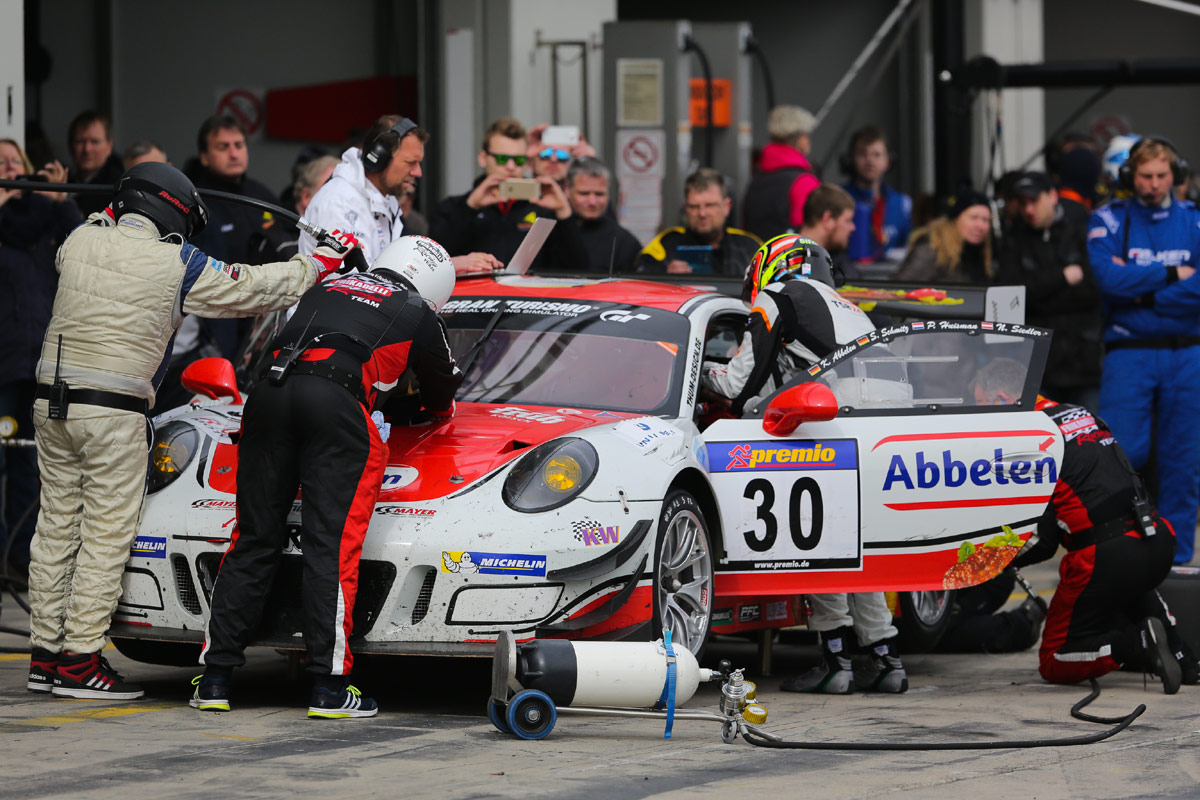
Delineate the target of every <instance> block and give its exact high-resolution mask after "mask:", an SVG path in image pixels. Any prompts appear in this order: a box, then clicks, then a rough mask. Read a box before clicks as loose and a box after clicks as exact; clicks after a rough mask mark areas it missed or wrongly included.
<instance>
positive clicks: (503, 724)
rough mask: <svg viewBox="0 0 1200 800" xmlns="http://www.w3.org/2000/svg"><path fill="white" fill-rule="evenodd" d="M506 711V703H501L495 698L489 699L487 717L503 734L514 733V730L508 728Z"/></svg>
mask: <svg viewBox="0 0 1200 800" xmlns="http://www.w3.org/2000/svg"><path fill="white" fill-rule="evenodd" d="M506 711H507V709H506V708H505V707H504V703H501V702H500V701H499V700H497V699H496V698H494V697H489V698H488V708H487V715H488V719H489V720H490V721H491V723H492V725H494V726H495V727H496V730H498V731H500V732H501V733H512V728H510V727H508V720H506V719H505V718H504V714H505V712H506Z"/></svg>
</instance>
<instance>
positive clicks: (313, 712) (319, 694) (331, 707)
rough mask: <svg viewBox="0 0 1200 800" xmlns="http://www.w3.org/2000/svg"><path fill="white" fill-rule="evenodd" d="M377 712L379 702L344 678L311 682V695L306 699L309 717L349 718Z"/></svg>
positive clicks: (366, 715) (368, 715) (372, 714)
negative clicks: (366, 695) (364, 694)
mask: <svg viewBox="0 0 1200 800" xmlns="http://www.w3.org/2000/svg"><path fill="white" fill-rule="evenodd" d="M378 713H379V704H378V703H376V702H375V701H374V700H372V699H371V698H369V697H363V693H362V692H360V691H359V690H358V688H357V687H355V686H351V685H350V683H349V681H347V680H346V679H345V678H335V677H330V678H323V679H320V680H318V681H317V682H316V683H315V684H313V690H312V696H311V697H310V698H309V701H308V716H309V718H310V719H349V718H352V717H373V716H375V715H376V714H378Z"/></svg>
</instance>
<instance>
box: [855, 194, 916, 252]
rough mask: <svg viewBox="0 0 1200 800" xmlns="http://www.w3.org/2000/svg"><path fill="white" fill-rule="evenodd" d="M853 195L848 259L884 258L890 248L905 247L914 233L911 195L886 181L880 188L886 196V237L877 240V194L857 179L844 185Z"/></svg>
mask: <svg viewBox="0 0 1200 800" xmlns="http://www.w3.org/2000/svg"><path fill="white" fill-rule="evenodd" d="M842 188H843V189H845V190H846V191H847V192H849V193H850V196H851V197H853V198H854V233H852V234H850V246H849V247H848V248H847V250H846V258H847V259H849V260H850V261H883V260H884V259H885V258H887V251H888V250H891V249H893V248H904V247H906V246H907V245H908V237H909V234H911V233H912V198H911V197H909V196H908V195H906V194H902V193H900V192H897V191H896V190H895V189H893V188H892V187H890V186H887V185H886V184H885V185H884V186H883V187H882V188H881V189H880V194H882V195H883V240H882V241H880V240H878V239H876V237H875V232H874V231H873V230H872V229H871V211H872V208H873V207H874V204H875V195H874V194H872V192H871V190H870V189H864V188H862V187H861V186H859V185H858V184H857V183H855V182H854V181H850V182H849V183H847V184H845V185H844V186H843V187H842Z"/></svg>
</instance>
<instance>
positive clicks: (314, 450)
mask: <svg viewBox="0 0 1200 800" xmlns="http://www.w3.org/2000/svg"><path fill="white" fill-rule="evenodd" d="M453 289H454V265H453V264H452V263H451V260H450V256H449V255H448V254H447V253H446V251H445V250H444V249H443V248H442V247H441V245H439V244H437V243H436V242H434V241H433V240H432V239H427V238H425V237H423V236H406V237H403V238H401V239H400V240H399V241H397V242H394V243H393V244H391V245H389V246H388V247H387V249H385V250H384V251H383V253H381V254H380V256H379V258H378V259H376V261H375V264H374V266H373V267H372V268H371V270H370V272H367V273H363V274H355V275H348V276H343V277H341V278H337V279H334V280H331V281H327V282H325V283H322V284H319V285H318V286H316V287H314V288H313V289H311V290H309V291H308V292H307V293H306V294H305V295H304V297H303V298H302V299H301V300H300V304H299V306H297V308H296V313H295V314H294V315H293V316H292V319H291V321H290V322H288V324H287V325H286V326H285V327H284V329H283V330H282V331H281V332H280V333H279V335H278V336H277V337H276V339H275V342H274V344H273V347H274V348H275V357H274V361H273V362H272V363H271V364H269V365H268V366H267V367H266V368H265V370H264V374H263V380H260V381H259V382H258V383H257V384H255V386H254V388H253V389H252V390H251V393H250V398H249V400H248V401H247V403H246V408H245V412H244V415H243V417H242V423H243V425H242V433H241V438H240V441H239V445H238V477H239V480H238V487H237V505H238V518H237V525H236V528H235V529H234V532H233V536H232V539H231V540H230V543H229V549H228V550H227V551H226V553H225V558H224V560H223V561H222V564H221V570H220V572H219V574H218V576H217V582H216V585H215V586H214V588H213V596H212V614H211V617H210V619H209V622H208V627H207V630H206V633H205V645H204V650H203V651H202V653H201V655H200V662H201V663H202V664H204V666H205V670H204V674H203V675H201V676H199V677H197V678H196V679H195V681H193V682H194V683H196V691H195V693H194V694H193V697H192V699H191V701H190V704H191V705H192V707H194V708H199V709H203V710H207V711H228V710H229V682H230V676H231V674H232V671H233V669H234V668H235V667H239V666H241V665H242V664H244V663H245V661H246V659H245V656H244V654H243V651H244V650H245V648H246V646H247V645H248V644H249V643H250V642H251V640H252V639H253V638H254V635H255V632H256V629H257V627H258V623H259V620H260V619H261V617H262V613H263V606H264V604H265V602H266V599H267V594H268V592H269V590H270V586H271V576H272V575H273V574H274V572H275V570H276V568H277V567H278V565H279V561H280V558H281V553H282V551H283V548H284V546H285V545H286V544H287V535H286V531H287V527H286V526H287V515H288V511H289V510H290V508H291V505H292V502H293V501H294V500H295V499H296V494H297V491H299V490H301V489H303V495H302V497H303V503H304V507H303V511H302V515H303V520H304V524H303V527H302V530H301V538H300V545H301V550H302V553H303V555H302V558H303V561H304V564H303V570H304V601H303V602H304V616H305V622H304V644H305V648H306V651H307V654H308V655H307V660H306V662H305V669H306V671H307V672H308V673H309V674H310V675H311V676H312V678H313V689H312V695H311V698H310V702H309V709H308V716H310V717H322V718H331V719H344V718H350V717H370V716H374V715H375V713H376V712H377V711H378V705H377V704H376V703H375V701H374V700H372V699H371V698H369V697H364V696H363V695H362V694H361V693H360V692H359V690H358V689H357V688H355V687H354V686H351V685H350V683H349V677H350V673H351V669H352V667H353V664H354V657H353V654H352V653H351V652H350V648H349V646H348V641H349V639H350V635H351V633H352V626H353V620H354V599H355V594H356V592H357V589H358V564H359V558H360V556H361V554H362V543H363V537H364V536H365V535H366V532H367V526H368V524H369V523H370V521H371V513H372V512H373V511H374V509H375V500H376V498H377V497H378V495H379V490H380V487H381V485H382V483H383V474H384V466H385V464H386V462H387V447H386V445H385V444H384V440H383V435H381V431H380V429H382V428H383V427H384V426H383V425H382V424H380V423H379V421H378V420H382V419H383V417H382V414H379V416H378V417H377V421H373V420H372V411H376V412H377V413H378V409H380V408H381V407H382V406H383V404H384V402H385V400H386V398H387V396H388V394H389V392H390V391H392V390H393V389H394V388H395V387H396V386H397V385H398V384H400V383H401V382H402V381H403V379H404V378H406V377H408V376H407V375H406V373H408V372H409V371H410V370H411V374H412V375H413V376H415V378H416V380H417V381H419V386H420V398H421V401H422V402H423V404H424V406H425V408H426V410H427V411H428V412H429V413H430V414H432V415H433V416H434V417H439V418H449V417H450V416H451V415H452V414H453V412H454V392H455V390H456V389H457V388H458V385H459V384H460V383H461V382H462V374H461V372H460V371H459V369H458V367H457V365H456V364H455V363H454V358H453V357H452V356H451V354H450V347H449V345H448V343H447V341H446V333H445V328H444V326H443V324H442V322H441V320H440V319H439V317H438V316H437V314H436V311H437V310H438V309H440V308H441V306H442V304H443V303H445V302H446V300H447V298H449V297H450V293H451V291H452V290H453ZM377 425H379V428H380V429H377Z"/></svg>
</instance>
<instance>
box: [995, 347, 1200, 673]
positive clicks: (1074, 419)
mask: <svg viewBox="0 0 1200 800" xmlns="http://www.w3.org/2000/svg"><path fill="white" fill-rule="evenodd" d="M1024 382H1025V367H1024V365H1022V364H1020V363H1019V362H1017V361H1015V360H1013V359H1010V358H997V359H995V360H993V361H992V362H990V363H989V364H987V365H986V366H984V367H983V368H982V369H981V370H980V371H979V373H978V375H977V376H976V378H975V384H974V391H975V400H976V402H977V403H978V404H979V405H1004V404H1011V403H1014V402H1016V401H1017V400H1019V399H1020V397H1021V388H1022V386H1023V385H1024ZM1037 409H1038V410H1039V411H1042V412H1044V413H1045V414H1046V415H1047V416H1048V417H1050V419H1051V420H1052V421H1053V422H1054V423H1055V424H1056V425H1058V428H1059V430H1060V431H1062V435H1063V440H1064V442H1065V445H1066V447H1065V449H1064V451H1063V461H1062V467H1061V469H1060V470H1059V475H1058V483H1057V484H1056V485H1055V487H1054V494H1053V496H1052V498H1051V501H1050V506H1049V507H1048V508H1047V509H1046V513H1045V515H1044V516H1043V517H1042V519H1041V521H1040V522H1039V523H1038V529H1037V533H1038V541H1037V544H1036V545H1034V546H1033V547H1030V548H1027V549H1026V550H1024V551H1023V552H1022V553H1020V554H1019V555H1018V556H1017V558H1016V560H1015V562H1014V563H1015V564H1016V565H1017V566H1018V567H1021V566H1025V565H1028V564H1034V563H1037V562H1039V561H1045V560H1046V559H1049V558H1051V557H1052V556H1053V555H1054V554H1055V552H1056V551H1057V550H1058V546H1059V544H1060V543H1061V544H1062V545H1063V547H1065V548H1066V550H1067V553H1066V555H1064V556H1063V558H1062V562H1061V563H1060V564H1059V568H1058V573H1059V578H1060V579H1059V584H1058V589H1057V590H1056V591H1055V593H1054V597H1053V598H1052V599H1051V601H1050V609H1049V612H1048V614H1047V616H1046V626H1045V628H1044V630H1043V631H1042V645H1041V650H1040V652H1039V655H1038V658H1039V665H1038V671H1039V672H1040V673H1041V675H1042V677H1043V678H1045V679H1046V680H1048V681H1050V682H1052V683H1078V682H1080V681H1083V680H1086V679H1088V678H1098V677H1100V676H1101V675H1104V674H1106V673H1109V672H1112V671H1113V670H1115V669H1118V668H1120V667H1122V666H1124V665H1127V664H1131V665H1133V666H1139V665H1140V666H1143V667H1144V668H1146V669H1147V670H1148V671H1150V672H1153V673H1154V674H1155V675H1157V676H1159V677H1160V678H1161V679H1162V684H1163V691H1164V692H1166V693H1167V694H1174V693H1175V692H1177V691H1178V690H1179V684H1180V682H1181V680H1182V679H1183V678H1184V677H1185V674H1186V680H1187V682H1189V683H1195V682H1196V681H1197V679H1198V678H1200V674H1198V673H1197V668H1196V659H1195V657H1194V656H1193V655H1191V654H1190V650H1189V649H1188V648H1186V647H1185V646H1184V645H1183V642H1182V639H1181V638H1180V637H1179V635H1178V633H1177V632H1176V630H1175V626H1174V620H1173V617H1172V616H1171V614H1170V612H1169V611H1168V609H1167V606H1166V603H1164V602H1163V600H1162V598H1161V597H1160V596H1159V595H1158V593H1157V592H1156V591H1155V587H1156V586H1158V585H1159V584H1160V583H1161V582H1162V580H1163V578H1165V577H1166V576H1167V573H1168V572H1169V571H1170V569H1171V555H1172V554H1173V553H1174V552H1175V534H1174V532H1173V531H1172V530H1171V524H1170V523H1169V522H1168V521H1167V520H1165V519H1162V518H1160V517H1159V516H1158V514H1157V513H1156V512H1155V510H1154V503H1153V501H1152V500H1151V499H1150V497H1149V495H1148V494H1147V493H1146V491H1145V489H1144V488H1143V487H1142V482H1141V479H1140V478H1139V477H1138V475H1137V473H1136V472H1134V470H1133V467H1132V466H1130V464H1129V461H1128V459H1127V458H1126V457H1125V453H1124V451H1123V450H1122V449H1121V445H1120V444H1118V443H1117V440H1116V439H1115V438H1113V434H1112V431H1111V430H1109V428H1108V426H1107V425H1105V424H1104V421H1103V420H1102V419H1100V418H1099V417H1096V416H1094V415H1093V414H1092V413H1091V412H1090V411H1088V410H1087V409H1086V408H1084V407H1083V406H1077V405H1071V404H1069V403H1055V402H1054V401H1053V400H1047V399H1045V398H1043V397H1039V398H1038V402H1037ZM1122 613H1124V614H1127V615H1128V616H1129V617H1130V618H1131V619H1135V620H1140V622H1139V623H1138V629H1137V630H1136V631H1135V630H1120V629H1118V627H1117V617H1118V615H1120V614H1122Z"/></svg>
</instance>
